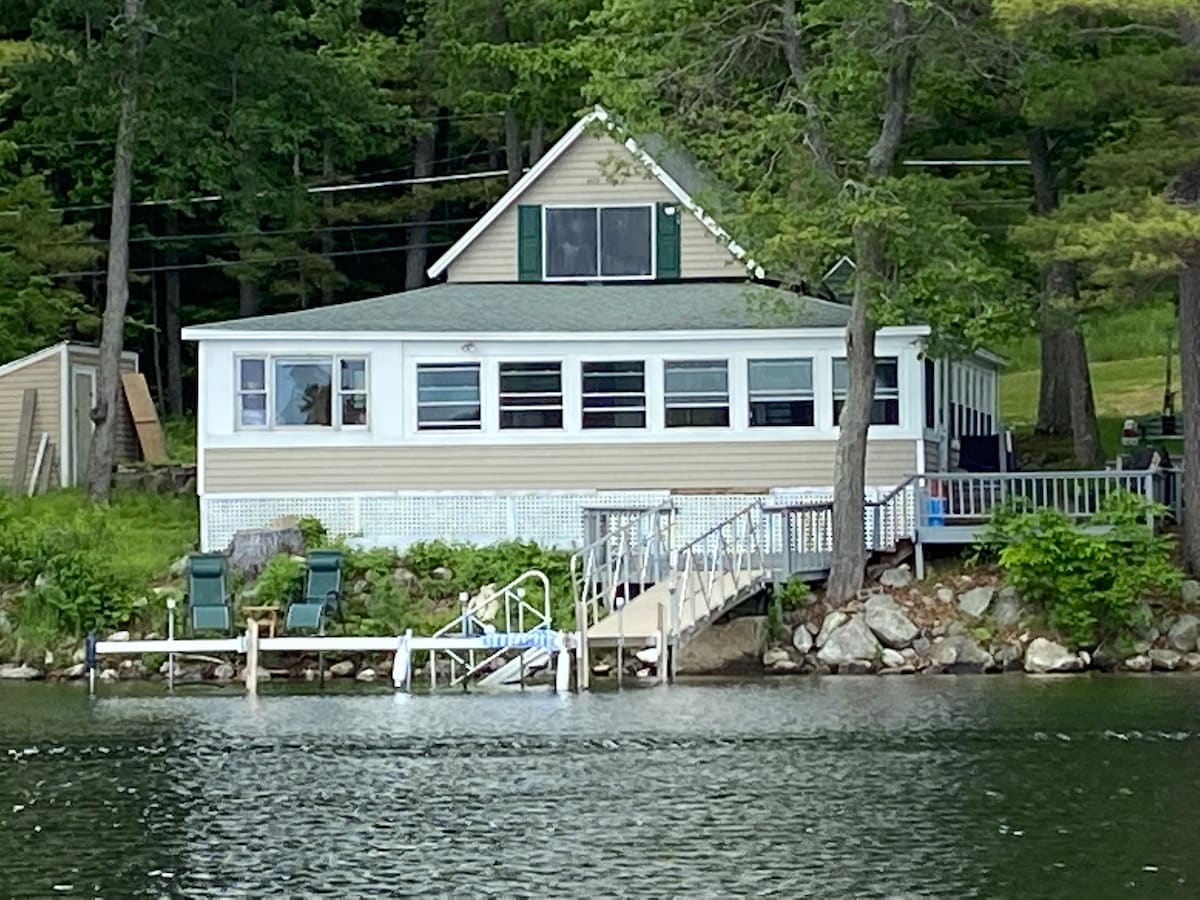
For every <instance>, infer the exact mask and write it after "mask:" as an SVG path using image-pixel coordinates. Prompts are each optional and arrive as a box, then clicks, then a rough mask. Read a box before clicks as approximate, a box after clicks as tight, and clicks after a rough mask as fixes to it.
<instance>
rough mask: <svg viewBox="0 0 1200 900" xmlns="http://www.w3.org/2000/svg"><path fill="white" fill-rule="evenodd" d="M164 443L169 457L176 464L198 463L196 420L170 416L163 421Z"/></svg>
mask: <svg viewBox="0 0 1200 900" xmlns="http://www.w3.org/2000/svg"><path fill="white" fill-rule="evenodd" d="M162 430H163V441H164V442H165V443H166V445H167V456H169V457H170V458H171V459H173V460H175V461H176V462H181V463H185V464H186V463H194V462H195V461H196V420H195V419H194V418H190V417H188V418H185V417H183V416H168V417H167V418H164V419H163V420H162Z"/></svg>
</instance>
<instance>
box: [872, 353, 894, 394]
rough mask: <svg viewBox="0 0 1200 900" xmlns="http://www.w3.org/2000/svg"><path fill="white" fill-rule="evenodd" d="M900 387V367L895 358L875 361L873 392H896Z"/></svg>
mask: <svg viewBox="0 0 1200 900" xmlns="http://www.w3.org/2000/svg"><path fill="white" fill-rule="evenodd" d="M899 387H900V366H899V365H898V362H897V360H896V358H895V357H894V356H893V357H884V358H882V359H877V360H875V391H876V393H878V392H879V391H880V390H887V389H889V388H890V389H891V390H896V389H897V388H899Z"/></svg>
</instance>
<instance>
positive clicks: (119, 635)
mask: <svg viewBox="0 0 1200 900" xmlns="http://www.w3.org/2000/svg"><path fill="white" fill-rule="evenodd" d="M129 637H130V635H129V632H128V631H114V632H113V633H112V634H110V635H109V636H108V638H107V639H108V640H110V641H127V640H129Z"/></svg>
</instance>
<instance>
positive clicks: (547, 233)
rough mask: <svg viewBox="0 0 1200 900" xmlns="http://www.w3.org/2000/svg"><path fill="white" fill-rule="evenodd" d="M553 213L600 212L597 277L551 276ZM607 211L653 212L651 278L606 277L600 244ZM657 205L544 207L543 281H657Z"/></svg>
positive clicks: (591, 204)
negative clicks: (548, 215)
mask: <svg viewBox="0 0 1200 900" xmlns="http://www.w3.org/2000/svg"><path fill="white" fill-rule="evenodd" d="M552 209H594V210H595V211H596V274H595V275H553V276H551V275H547V274H546V273H547V272H549V271H550V266H549V261H550V228H549V225H548V222H547V218H546V213H548V212H549V211H550V210H552ZM604 209H648V210H649V211H650V274H648V275H603V274H601V273H600V263H601V260H602V259H603V251H602V249H601V247H600V244H601V243H602V241H603V237H604V235H603V232H602V230H601V228H600V211H601V210H604ZM657 209H658V206H657V204H655V203H638V202H630V203H553V204H550V205H549V206H546V205H543V206H542V281H653V280H654V278H655V274H656V273H657V272H658V222H657V220H656V218H655V213H656V211H657Z"/></svg>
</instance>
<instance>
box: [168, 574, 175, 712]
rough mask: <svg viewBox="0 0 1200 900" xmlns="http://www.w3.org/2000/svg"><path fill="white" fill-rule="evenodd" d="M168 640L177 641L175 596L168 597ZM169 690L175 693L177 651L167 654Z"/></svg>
mask: <svg viewBox="0 0 1200 900" xmlns="http://www.w3.org/2000/svg"><path fill="white" fill-rule="evenodd" d="M167 640H168V641H170V642H171V643H172V644H173V643H175V598H174V597H168V598H167ZM167 690H168V691H170V692H171V693H172V694H173V693H175V651H174V650H172V651H171V652H170V653H168V654H167Z"/></svg>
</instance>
